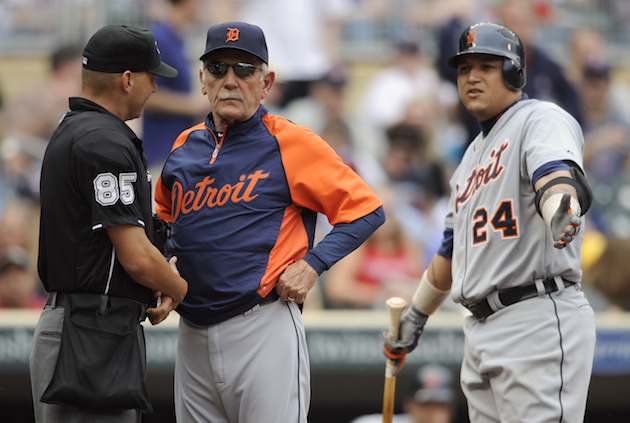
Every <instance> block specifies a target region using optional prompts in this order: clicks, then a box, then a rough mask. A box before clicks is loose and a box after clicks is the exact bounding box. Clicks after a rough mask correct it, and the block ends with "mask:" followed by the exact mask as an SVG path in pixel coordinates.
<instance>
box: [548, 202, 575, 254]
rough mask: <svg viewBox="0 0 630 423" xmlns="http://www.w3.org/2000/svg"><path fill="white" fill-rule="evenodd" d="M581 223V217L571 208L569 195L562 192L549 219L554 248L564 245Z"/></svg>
mask: <svg viewBox="0 0 630 423" xmlns="http://www.w3.org/2000/svg"><path fill="white" fill-rule="evenodd" d="M581 224H582V219H581V218H580V217H579V216H577V215H576V214H574V213H573V210H571V196H570V195H569V194H564V195H563V196H562V200H560V206H559V207H558V210H557V211H556V213H555V214H554V215H553V218H552V219H551V235H552V236H553V246H554V247H556V248H564V247H566V246H567V244H568V243H570V242H571V241H573V239H574V238H575V236H576V235H577V233H578V231H579V230H580V225H581Z"/></svg>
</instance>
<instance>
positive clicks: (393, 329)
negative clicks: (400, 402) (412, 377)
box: [383, 297, 407, 423]
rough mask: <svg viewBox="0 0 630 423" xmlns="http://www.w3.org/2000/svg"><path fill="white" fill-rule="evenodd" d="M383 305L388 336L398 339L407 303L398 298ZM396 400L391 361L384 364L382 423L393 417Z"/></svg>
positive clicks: (393, 368)
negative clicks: (387, 315) (385, 309)
mask: <svg viewBox="0 0 630 423" xmlns="http://www.w3.org/2000/svg"><path fill="white" fill-rule="evenodd" d="M385 305H386V306H387V310H389V334H390V337H391V338H392V339H398V329H399V327H400V315H401V313H402V311H403V309H404V308H405V306H407V302H406V301H405V300H403V299H402V298H400V297H392V298H389V299H388V300H387V301H386V302H385ZM395 398H396V365H395V364H394V362H393V361H392V360H389V359H388V360H387V363H386V364H385V386H384V387H383V423H391V422H392V418H393V416H394V399H395Z"/></svg>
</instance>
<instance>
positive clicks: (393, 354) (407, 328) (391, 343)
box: [384, 304, 429, 361]
mask: <svg viewBox="0 0 630 423" xmlns="http://www.w3.org/2000/svg"><path fill="white" fill-rule="evenodd" d="M428 318H429V316H427V315H426V314H424V313H423V312H421V311H420V310H418V308H417V307H416V306H415V305H414V304H411V305H410V306H409V307H407V309H406V310H405V311H404V312H403V314H402V316H401V317H400V329H399V330H398V339H397V340H393V339H391V337H390V336H389V333H385V334H384V335H385V349H384V351H385V356H386V357H387V358H389V359H390V360H400V361H403V360H404V358H405V356H406V355H407V353H409V352H411V351H413V350H414V349H415V348H416V347H417V346H418V340H419V339H420V335H422V331H423V330H424V325H425V324H426V323H427V319H428Z"/></svg>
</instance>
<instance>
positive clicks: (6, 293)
mask: <svg viewBox="0 0 630 423" xmlns="http://www.w3.org/2000/svg"><path fill="white" fill-rule="evenodd" d="M66 2H67V1H66ZM38 3H39V0H7V1H5V2H2V3H0V39H3V40H5V41H4V42H0V52H2V51H5V52H6V51H10V47H11V46H10V45H9V44H10V43H8V42H7V40H11V37H24V36H27V35H28V34H29V31H30V32H31V33H34V32H36V30H35V29H37V28H38V27H37V26H36V23H34V22H33V21H32V19H31V20H29V19H28V18H25V16H29V15H28V14H27V13H26V12H27V11H28V10H32V9H33V8H36V7H38ZM44 3H46V2H44ZM61 3H64V1H61ZM67 3H68V4H69V3H71V2H67ZM84 3H90V1H86V2H84ZM103 3H105V2H103ZM107 4H109V5H110V6H111V7H112V9H113V12H112V11H111V10H110V11H109V12H110V13H106V14H105V15H104V16H106V17H108V18H106V19H107V20H108V21H107V22H99V26H100V24H104V23H120V22H127V21H129V20H131V21H133V23H139V24H143V25H145V26H148V27H150V28H151V29H152V30H153V32H154V34H155V36H156V40H157V41H158V45H159V47H160V49H161V52H162V56H163V59H164V61H166V62H167V63H170V64H173V65H174V66H175V67H177V68H178V69H179V72H180V76H179V77H178V78H177V79H175V80H172V81H166V80H162V79H158V85H159V87H160V88H159V91H158V93H157V94H155V95H154V96H153V97H152V98H151V100H150V102H149V103H148V104H147V110H146V113H145V116H144V118H143V119H142V120H141V121H138V122H130V125H131V126H132V127H133V128H134V130H136V131H137V132H138V134H139V135H140V136H141V138H143V139H144V142H145V146H146V147H145V148H146V152H147V155H148V158H149V162H150V166H151V168H152V173H153V174H154V175H156V176H157V175H158V174H159V173H160V170H161V164H162V162H163V161H164V159H165V158H166V155H167V154H168V151H169V149H170V145H171V143H172V142H173V141H174V139H175V137H176V136H177V134H178V133H179V132H180V131H182V130H183V129H186V128H187V127H189V126H191V125H193V124H194V123H196V122H199V121H201V119H202V118H203V116H204V115H205V114H206V113H208V104H207V103H206V102H205V101H204V97H202V96H201V94H200V91H199V87H198V81H197V72H198V65H199V62H198V60H197V59H198V56H199V54H200V53H201V46H202V45H203V42H204V36H205V28H206V27H207V26H208V25H209V24H211V23H214V22H217V21H226V20H244V21H248V22H251V23H255V24H258V25H259V26H261V27H262V28H263V29H264V31H265V33H266V34H267V36H268V40H267V41H268V44H269V50H270V58H271V63H270V65H271V67H273V68H274V69H275V70H276V72H277V76H278V79H279V80H278V81H277V84H276V85H275V87H274V89H273V92H272V94H271V95H270V96H269V98H268V99H267V100H266V103H265V106H266V107H267V108H268V109H269V110H270V111H271V112H272V113H276V114H281V115H284V116H286V117H288V118H289V119H291V120H292V121H294V122H296V123H298V124H301V125H304V126H306V127H308V128H310V129H312V130H313V131H315V132H316V133H318V134H320V135H321V136H322V137H323V138H324V139H325V140H326V141H327V142H328V143H330V145H331V146H332V147H333V148H334V149H335V150H336V151H337V152H338V154H339V155H340V156H341V157H342V159H343V160H344V161H345V162H346V163H347V164H348V165H349V166H351V167H352V168H353V169H354V170H356V171H357V172H358V173H359V174H360V175H361V176H362V177H363V178H364V179H365V180H366V181H367V182H368V183H369V184H370V185H372V186H373V187H374V188H375V189H376V190H377V191H378V193H379V194H380V196H381V198H383V200H384V202H385V209H386V213H387V216H388V221H387V223H386V224H385V225H383V226H382V227H381V228H380V229H379V230H378V231H377V232H376V233H375V234H374V235H373V236H372V238H371V239H369V240H368V241H367V242H366V243H365V244H364V245H363V246H361V247H360V248H359V249H358V250H357V251H356V252H355V253H353V254H351V255H350V256H348V257H347V258H346V259H344V260H342V261H341V262H339V263H338V264H337V265H336V266H335V267H334V268H333V269H332V270H331V271H329V272H327V273H326V274H324V275H323V277H322V280H321V283H320V284H319V285H318V286H319V288H320V289H318V290H317V291H316V292H314V293H313V295H311V296H310V298H309V300H308V303H307V307H313V308H381V307H382V305H383V304H384V299H385V298H387V297H389V296H391V295H399V296H402V297H405V298H410V297H411V295H412V293H413V291H414V289H415V287H416V284H417V281H418V278H419V276H420V275H421V274H422V272H423V271H424V268H425V266H426V265H427V263H428V260H429V258H430V257H431V256H432V255H433V254H434V253H435V252H436V251H437V249H438V246H439V245H440V241H441V238H442V230H443V219H444V215H445V210H446V202H447V200H448V195H449V192H448V180H449V177H450V174H451V172H452V171H453V169H454V168H455V166H456V165H457V163H458V161H459V159H460V158H461V156H462V154H463V152H464V151H465V149H466V147H467V145H468V143H469V142H470V141H471V140H472V138H473V137H474V135H475V134H476V133H477V132H478V130H479V128H478V125H477V123H476V122H475V121H474V120H473V119H472V118H471V116H469V115H468V114H467V112H466V111H465V110H464V109H463V108H462V107H461V105H460V103H459V101H458V98H457V91H456V87H455V75H454V73H453V71H452V70H451V69H450V68H448V67H447V66H446V58H447V57H449V56H450V55H452V54H453V53H454V51H455V49H456V42H457V38H458V37H459V34H460V32H461V31H462V30H463V28H464V27H465V26H466V25H468V24H469V23H471V22H474V21H481V20H491V21H496V22H499V23H503V24H504V25H506V26H508V27H510V28H511V29H513V30H515V31H516V32H517V33H519V34H520V36H521V38H522V39H523V41H524V43H525V46H526V53H527V59H526V60H527V85H526V87H525V92H526V93H527V94H528V95H529V96H530V98H538V99H544V100H549V101H553V102H556V103H558V104H559V105H561V106H562V107H563V108H565V109H566V110H567V111H568V112H569V113H571V114H572V115H573V116H574V117H575V118H576V119H577V120H578V121H579V122H580V124H581V125H582V128H583V130H584V135H585V166H586V170H587V174H588V176H589V178H590V181H591V184H592V186H593V189H594V204H593V207H592V209H591V211H590V212H589V214H588V224H587V225H586V227H587V232H586V234H585V242H584V266H583V267H584V269H585V277H584V285H585V287H586V289H587V290H588V292H589V294H590V295H591V299H592V302H593V306H594V308H595V309H596V310H598V311H601V310H608V309H620V310H629V309H630V271H629V270H630V264H629V263H628V261H627V260H624V258H625V257H626V256H627V253H626V252H627V251H630V160H629V157H630V102H628V101H627V99H628V98H629V94H630V91H629V84H628V81H630V77H629V75H630V64H629V63H625V64H624V63H623V62H622V61H621V60H619V58H620V57H621V56H620V55H619V51H622V52H623V51H625V52H626V56H627V47H625V46H622V47H619V43H618V42H617V40H616V39H614V37H612V36H611V33H613V32H614V31H615V30H616V29H618V28H617V27H616V26H615V25H617V26H623V22H626V20H624V16H625V17H626V18H629V17H630V8H629V7H628V2H624V1H614V0H608V1H589V0H565V1H551V0H547V1H543V0H539V1H526V0H505V1H481V0H441V1H437V0H423V1H403V0H390V1H386V0H380V1H379V0H292V1H290V2H288V1H282V0H240V1H239V0H233V1H212V0H156V1H153V2H149V1H139V2H131V1H124V0H116V1H111V2H107ZM29 8H30V9H29ZM125 10H127V11H128V13H124V12H125ZM121 11H122V12H121ZM114 12H117V13H114ZM594 12H597V13H594ZM99 16H100V15H99ZM601 16H606V17H607V18H606V19H605V22H606V25H602V24H601V22H602V20H601V19H597V17H601ZM589 17H590V18H591V19H590V20H589ZM83 18H84V19H86V20H88V21H89V22H93V20H92V21H90V19H91V18H90V16H87V15H86V16H84V17H83ZM92 18H93V16H92ZM50 21H51V20H47V21H46V22H47V23H46V25H52V24H51V23H50ZM617 22H618V23H617ZM41 24H42V25H44V24H43V23H41ZM79 26H80V25H79ZM33 28H35V29H33ZM48 29H49V30H50V28H48ZM83 29H84V30H83V31H78V32H77V33H74V34H73V36H74V39H70V40H69V39H68V38H72V37H71V36H70V37H69V36H68V31H67V29H63V30H62V29H61V28H57V29H55V28H53V29H52V31H55V30H58V31H59V32H60V33H63V34H64V37H62V38H63V43H60V44H59V45H55V46H53V47H52V48H51V53H50V54H49V56H48V57H47V60H48V66H47V76H46V77H45V78H44V79H42V80H28V81H22V83H21V84H18V85H19V86H20V88H19V89H15V88H12V90H11V91H12V92H11V95H8V94H7V86H6V84H7V81H6V80H3V79H1V78H0V82H3V83H4V87H3V86H0V308H2V307H41V305H42V298H43V293H42V292H41V288H40V284H39V282H38V278H37V272H36V263H35V260H34V258H35V257H36V250H37V237H38V214H39V208H38V207H39V205H38V191H39V170H40V166H41V160H42V156H43V152H44V150H45V147H46V143H47V142H48V139H49V137H50V135H51V133H52V131H53V130H54V128H55V127H56V125H57V123H58V121H59V120H60V118H61V117H62V115H63V113H64V112H65V111H66V109H67V98H68V97H69V96H73V95H77V94H78V93H79V91H80V84H81V82H80V74H81V46H82V45H83V43H84V42H85V37H87V36H89V35H90V33H91V28H90V30H88V29H87V28H83ZM93 29H95V28H93ZM25 34H26V35H25ZM627 35H630V34H627ZM624 47H625V49H626V50H624V49H623V48H624ZM620 48H621V50H620ZM3 49H4V50H3ZM33 54H35V53H33ZM9 59H10V57H9V55H8V54H4V55H3V56H0V65H1V64H2V62H3V60H4V61H6V60H9ZM3 88H4V90H3ZM3 93H4V95H3ZM329 228H330V226H329V225H328V222H326V220H325V218H322V219H320V221H319V222H318V230H319V232H320V233H321V234H323V233H325V232H326V230H328V229H329ZM444 307H447V308H448V307H455V306H454V305H452V304H448V303H447V304H446V305H445V306H444Z"/></svg>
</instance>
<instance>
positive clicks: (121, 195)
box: [93, 172, 138, 206]
mask: <svg viewBox="0 0 630 423" xmlns="http://www.w3.org/2000/svg"><path fill="white" fill-rule="evenodd" d="M137 179H138V175H137V173H136V172H126V173H121V174H120V175H118V178H117V177H116V176H115V175H114V174H113V173H110V172H106V173H99V174H98V175H96V178H94V181H93V182H94V198H95V199H96V202H97V203H99V204H100V205H101V206H113V205H114V204H116V202H118V200H120V201H121V202H122V203H123V204H124V205H127V206H128V205H130V204H133V201H134V200H135V198H136V193H135V192H134V190H133V183H134V182H136V180H137Z"/></svg>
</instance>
